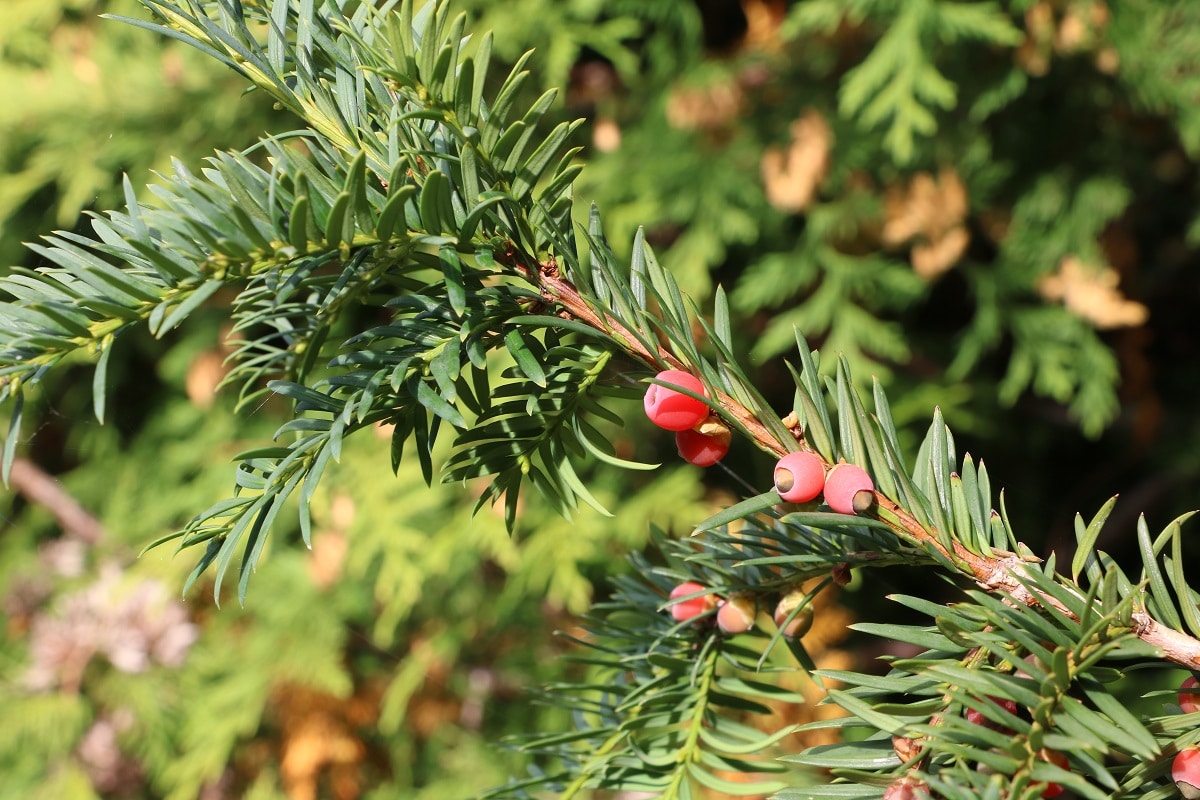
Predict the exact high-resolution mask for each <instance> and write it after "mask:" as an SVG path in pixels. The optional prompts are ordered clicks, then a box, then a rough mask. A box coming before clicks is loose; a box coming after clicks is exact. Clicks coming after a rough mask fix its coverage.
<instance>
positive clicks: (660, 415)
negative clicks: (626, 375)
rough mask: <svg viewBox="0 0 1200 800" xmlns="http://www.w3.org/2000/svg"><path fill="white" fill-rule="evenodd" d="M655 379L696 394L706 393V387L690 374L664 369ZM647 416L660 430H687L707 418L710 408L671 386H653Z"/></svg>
mask: <svg viewBox="0 0 1200 800" xmlns="http://www.w3.org/2000/svg"><path fill="white" fill-rule="evenodd" d="M654 377H655V379H656V380H660V381H663V382H664V383H671V384H674V385H676V386H679V387H680V388H683V389H687V390H688V391H690V392H695V393H696V394H699V395H703V394H704V384H703V383H701V382H700V379H699V378H697V377H696V376H695V375H692V374H691V373H690V372H684V371H683V370H679V369H668V370H663V371H662V372H660V373H658V374H657V375H655V376H654ZM643 405H644V406H645V408H646V416H647V417H649V418H650V421H651V422H653V423H654V424H655V425H657V426H658V427H660V428H663V429H665V430H668V431H686V430H687V429H688V428H694V427H696V426H697V425H699V424H700V423H701V422H703V421H704V420H705V418H706V417H708V406H706V405H705V404H704V403H703V402H701V401H700V400H697V399H696V398H694V397H690V396H688V395H686V394H683V393H682V392H677V391H675V390H674V389H672V388H671V387H669V386H660V385H659V384H657V383H652V384H650V387H649V388H648V389H646V399H645V401H644V403H643Z"/></svg>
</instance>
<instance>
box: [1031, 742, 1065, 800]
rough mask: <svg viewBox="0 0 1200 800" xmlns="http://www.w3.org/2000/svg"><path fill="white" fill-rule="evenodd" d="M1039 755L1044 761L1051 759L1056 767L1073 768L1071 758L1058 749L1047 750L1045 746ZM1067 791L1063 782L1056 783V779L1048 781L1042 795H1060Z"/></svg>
mask: <svg viewBox="0 0 1200 800" xmlns="http://www.w3.org/2000/svg"><path fill="white" fill-rule="evenodd" d="M1038 756H1039V757H1040V758H1041V759H1042V760H1043V761H1049V762H1050V763H1051V764H1053V765H1054V766H1056V767H1061V768H1062V769H1066V770H1069V769H1070V768H1071V762H1070V760H1069V759H1068V758H1067V757H1066V756H1065V755H1063V754H1062V753H1060V752H1058V751H1057V750H1047V749H1046V748H1044V747H1043V748H1042V749H1041V751H1040V752H1039V753H1038ZM1065 791H1066V789H1064V788H1063V787H1062V784H1058V783H1055V782H1054V781H1047V782H1046V784H1045V788H1044V789H1042V797H1058V796H1059V795H1060V794H1062V793H1063V792H1065Z"/></svg>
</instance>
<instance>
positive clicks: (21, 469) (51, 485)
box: [9, 458, 104, 544]
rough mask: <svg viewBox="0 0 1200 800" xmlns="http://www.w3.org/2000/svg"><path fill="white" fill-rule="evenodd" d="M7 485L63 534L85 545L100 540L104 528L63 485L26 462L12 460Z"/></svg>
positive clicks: (20, 459) (25, 460)
mask: <svg viewBox="0 0 1200 800" xmlns="http://www.w3.org/2000/svg"><path fill="white" fill-rule="evenodd" d="M9 483H10V484H11V485H12V487H13V488H14V489H16V490H17V491H18V492H20V493H21V494H22V495H24V496H25V499H27V500H28V501H29V502H31V503H33V504H35V505H39V506H42V507H43V508H45V509H46V510H48V511H49V512H50V513H51V514H53V515H54V518H55V519H56V520H58V524H59V525H60V526H61V527H62V529H63V532H64V533H66V534H67V535H68V536H73V537H75V538H76V539H79V540H81V541H83V542H87V543H88V544H96V543H97V542H98V541H100V539H101V537H103V536H104V526H103V525H101V524H100V521H99V520H97V519H96V518H95V517H93V516H92V515H91V514H89V513H88V512H87V509H85V508H84V507H83V506H81V505H80V504H79V502H78V501H77V500H76V499H75V498H74V497H72V496H71V495H70V494H68V493H67V490H66V489H64V488H63V485H62V484H61V483H59V482H58V481H57V480H55V478H54V477H53V476H51V475H49V474H47V473H46V472H45V471H43V470H42V468H41V467H39V466H38V465H37V464H34V463H33V462H32V461H30V460H29V459H27V458H16V459H13V463H12V472H11V473H10V475H9Z"/></svg>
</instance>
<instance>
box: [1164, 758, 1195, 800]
mask: <svg viewBox="0 0 1200 800" xmlns="http://www.w3.org/2000/svg"><path fill="white" fill-rule="evenodd" d="M1171 780H1173V781H1175V786H1176V787H1177V788H1178V789H1179V793H1180V794H1181V795H1183V796H1184V797H1186V798H1188V800H1196V798H1198V797H1200V747H1188V748H1185V749H1183V750H1180V751H1179V753H1178V754H1177V755H1176V756H1175V760H1174V761H1173V762H1172V763H1171Z"/></svg>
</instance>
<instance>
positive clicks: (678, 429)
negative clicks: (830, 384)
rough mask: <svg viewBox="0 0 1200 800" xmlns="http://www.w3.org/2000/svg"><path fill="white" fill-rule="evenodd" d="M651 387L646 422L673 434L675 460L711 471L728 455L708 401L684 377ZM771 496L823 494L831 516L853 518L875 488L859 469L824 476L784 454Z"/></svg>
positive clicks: (803, 457)
mask: <svg viewBox="0 0 1200 800" xmlns="http://www.w3.org/2000/svg"><path fill="white" fill-rule="evenodd" d="M654 381H655V382H654V383H652V384H650V387H649V388H648V389H647V390H646V397H645V400H644V401H643V406H644V407H645V409H646V416H647V417H649V418H650V421H651V422H653V423H654V424H655V425H657V426H658V427H660V428H662V429H664V430H668V431H675V445H676V447H678V448H679V455H680V457H681V458H683V460H684V461H687V462H688V463H690V464H695V465H696V466H699V467H711V466H712V465H713V464H716V463H717V462H718V461H720V460H721V459H722V458H724V457H725V454H726V453H727V452H729V441H730V434H729V429H728V428H726V427H725V426H724V425H723V424H721V423H720V422H719V421H717V420H716V418H715V417H714V416H713V415H712V414H711V413H710V411H709V407H708V404H707V403H706V402H704V400H702V399H700V398H703V397H707V396H708V395H707V392H706V391H705V388H704V384H703V383H702V382H701V381H700V379H699V378H697V377H696V376H695V375H692V374H691V373H690V372H684V371H683V370H679V369H668V370H663V371H662V372H660V373H658V374H657V375H655V376H654ZM775 490H776V491H777V492H779V496H780V498H782V499H783V500H785V501H786V502H789V503H807V502H810V501H812V500H815V499H816V498H817V497H819V496H820V495H822V494H824V496H825V502H826V503H827V504H828V505H829V507H830V508H832V509H833V510H834V511H836V512H838V513H839V514H856V513H859V512H861V511H864V510H866V509H867V508H869V507H870V506H871V503H873V502H874V497H873V495H872V494H870V493H873V492H874V490H875V485H874V484H873V483H872V482H871V477H870V476H869V475H868V474H867V473H866V470H864V469H863V468H862V467H859V466H856V465H854V464H837V465H835V466H834V467H833V468H832V469H830V470H829V473H828V474H826V472H825V462H823V461H822V460H821V459H820V457H819V456H817V455H815V454H814V453H809V452H797V453H788V454H787V455H786V456H784V457H783V458H781V459H779V463H778V464H776V465H775ZM863 492H867V493H868V494H865V495H863V494H861V493H863ZM860 495H861V496H860ZM856 501H857V503H856Z"/></svg>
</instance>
